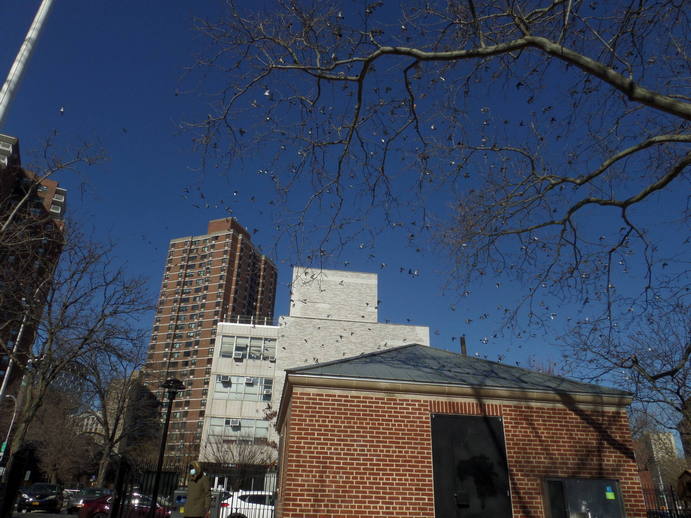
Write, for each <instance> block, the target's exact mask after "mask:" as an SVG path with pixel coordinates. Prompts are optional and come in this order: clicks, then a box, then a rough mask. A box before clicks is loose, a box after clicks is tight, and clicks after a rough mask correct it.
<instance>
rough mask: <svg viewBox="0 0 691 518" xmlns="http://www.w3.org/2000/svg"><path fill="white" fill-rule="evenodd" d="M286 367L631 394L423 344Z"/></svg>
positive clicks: (320, 373) (466, 383)
mask: <svg viewBox="0 0 691 518" xmlns="http://www.w3.org/2000/svg"><path fill="white" fill-rule="evenodd" d="M286 372H287V373H289V374H306V375H315V376H328V377H339V378H357V379H374V380H386V381H403V382H412V383H433V384H443V385H459V386H465V387H483V388H503V389H514V390H532V391H534V390H538V391H544V392H558V393H569V394H599V395H610V396H629V395H630V393H629V392H625V391H623V390H619V389H614V388H609V387H602V386H600V385H592V384H588V383H580V382H577V381H573V380H570V379H567V378H562V377H560V376H551V375H549V374H541V373H539V372H534V371H530V370H528V369H523V368H520V367H513V366H511V365H505V364H503V363H497V362H492V361H488V360H483V359H480V358H474V357H472V356H463V355H462V354H458V353H454V352H451V351H445V350H443V349H436V348H434V347H427V346H424V345H419V344H410V345H403V346H400V347H394V348H391V349H386V350H383V351H377V352H373V353H369V354H363V355H360V356H354V357H351V358H344V359H342V360H336V361H332V362H327V363H320V364H316V365H312V366H309V367H296V368H294V369H287V371H286Z"/></svg>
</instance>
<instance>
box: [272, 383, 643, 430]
mask: <svg viewBox="0 0 691 518" xmlns="http://www.w3.org/2000/svg"><path fill="white" fill-rule="evenodd" d="M294 386H304V387H324V388H330V389H345V390H357V391H373V392H401V393H408V394H420V395H430V396H453V397H471V398H475V399H501V400H512V401H533V402H547V403H563V404H576V403H577V404H587V405H596V406H608V407H627V406H629V405H630V404H631V401H632V397H631V396H630V395H626V394H603V393H588V392H567V391H563V392H562V391H555V390H539V389H515V388H504V387H473V386H467V385H450V384H444V383H424V382H415V381H400V380H384V379H363V378H350V377H341V376H325V375H315V374H295V373H287V376H286V384H285V388H284V390H283V394H282V396H281V406H280V409H279V416H278V421H277V426H279V425H280V423H282V419H283V414H285V412H286V410H287V404H288V399H289V398H290V395H291V394H292V392H293V387H294ZM279 428H280V426H279Z"/></svg>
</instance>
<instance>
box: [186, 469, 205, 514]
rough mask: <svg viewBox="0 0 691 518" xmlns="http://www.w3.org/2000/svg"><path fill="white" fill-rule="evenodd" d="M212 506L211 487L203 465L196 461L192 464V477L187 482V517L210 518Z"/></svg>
mask: <svg viewBox="0 0 691 518" xmlns="http://www.w3.org/2000/svg"><path fill="white" fill-rule="evenodd" d="M210 507H211V488H210V487H209V479H208V478H207V477H206V475H204V472H203V471H202V466H201V464H199V462H197V461H194V462H192V463H191V464H190V478H189V481H188V484H187V501H186V502H185V518H208V517H209V508H210Z"/></svg>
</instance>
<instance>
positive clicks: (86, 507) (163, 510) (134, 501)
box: [79, 493, 171, 518]
mask: <svg viewBox="0 0 691 518" xmlns="http://www.w3.org/2000/svg"><path fill="white" fill-rule="evenodd" d="M112 504H113V496H112V495H105V496H101V497H98V498H94V499H93V500H84V502H83V506H82V508H81V509H80V510H79V518H108V516H110V509H111V506H112ZM150 505H151V497H149V496H146V495H139V494H136V493H135V494H133V495H132V496H131V498H130V500H129V503H128V502H126V501H125V502H123V509H122V514H121V516H122V517H123V518H147V516H148V515H149V506H150ZM170 513H171V510H170V508H168V507H164V506H162V505H160V504H157V505H156V514H155V518H170Z"/></svg>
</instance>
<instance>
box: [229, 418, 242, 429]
mask: <svg viewBox="0 0 691 518" xmlns="http://www.w3.org/2000/svg"><path fill="white" fill-rule="evenodd" d="M230 426H232V427H233V428H240V420H239V419H231V420H230Z"/></svg>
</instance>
